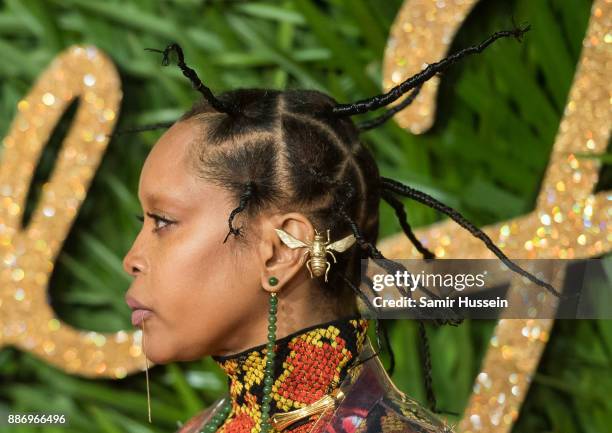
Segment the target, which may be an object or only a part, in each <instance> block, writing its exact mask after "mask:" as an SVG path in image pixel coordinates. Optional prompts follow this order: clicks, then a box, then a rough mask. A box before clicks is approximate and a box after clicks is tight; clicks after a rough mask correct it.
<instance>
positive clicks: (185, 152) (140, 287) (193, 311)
mask: <svg viewBox="0 0 612 433" xmlns="http://www.w3.org/2000/svg"><path fill="white" fill-rule="evenodd" d="M197 122H198V121H197V120H194V119H190V120H185V121H181V122H177V123H175V124H174V125H173V126H172V127H171V128H170V129H169V130H168V131H166V132H165V134H163V136H162V137H161V138H160V139H159V141H158V142H157V143H156V144H155V146H154V147H153V149H152V150H151V152H150V153H149V155H148V156H147V158H146V161H145V163H144V166H143V168H142V172H141V176H140V181H139V186H138V198H139V200H140V203H141V205H142V208H143V213H144V222H143V225H142V228H141V230H140V232H139V233H138V236H137V237H136V239H135V240H134V243H133V245H132V247H131V248H130V250H129V251H128V252H127V254H126V255H125V258H124V260H123V266H124V269H125V271H126V272H128V273H129V274H130V275H132V276H133V277H134V278H133V282H132V284H131V286H130V288H129V290H128V292H127V293H126V301H127V302H128V304H129V305H130V307H131V308H132V309H134V308H136V307H135V305H134V304H135V303H137V304H139V305H140V307H139V308H144V309H146V310H149V312H147V313H146V314H143V315H142V317H143V318H144V320H143V321H141V322H140V323H138V324H137V326H138V328H142V329H143V331H144V333H145V335H144V337H145V339H146V342H145V350H146V356H147V357H148V358H149V359H150V360H151V361H153V362H155V363H166V362H171V361H187V360H193V359H198V358H201V357H203V356H206V355H213V354H218V355H227V354H231V353H236V352H239V351H242V350H244V349H246V348H249V347H251V346H254V345H257V344H263V343H265V341H266V340H265V335H266V333H267V329H266V328H267V309H268V298H269V293H268V292H267V291H266V290H263V289H262V288H267V290H270V291H272V290H274V291H277V290H279V289H281V288H283V289H287V290H285V291H286V292H287V293H281V292H279V298H280V296H281V295H286V296H288V297H291V296H293V297H294V298H295V299H300V300H306V299H307V297H305V296H304V292H303V290H308V289H307V288H305V286H307V285H309V284H311V283H310V282H309V281H308V278H307V276H306V273H305V268H304V267H303V266H302V265H303V263H304V262H303V257H302V256H303V254H302V253H303V251H302V250H292V249H289V248H287V247H285V246H284V245H283V244H282V243H281V241H280V240H279V239H278V237H277V235H276V234H275V232H274V228H275V227H276V228H282V229H283V230H285V231H288V232H290V233H291V234H292V235H294V236H295V237H297V238H299V239H306V238H308V237H309V236H312V233H313V230H314V229H313V227H312V225H311V224H310V223H309V221H308V219H307V218H305V217H304V216H303V215H302V214H300V213H294V212H290V213H283V214H278V213H277V214H274V215H272V214H270V215H265V216H264V217H261V218H258V219H257V220H256V221H254V222H253V224H250V225H249V230H250V231H254V232H256V233H257V236H250V240H251V242H249V243H247V244H246V245H244V244H242V243H238V242H237V240H235V239H233V237H232V235H230V237H229V238H228V240H227V242H226V243H223V240H224V239H225V236H226V234H227V232H228V228H229V226H228V217H229V215H230V213H231V211H232V210H233V209H234V208H236V206H237V201H236V199H235V197H233V196H232V195H231V194H230V193H229V191H227V190H226V189H224V188H222V187H220V186H218V185H216V184H214V183H212V182H208V181H205V180H203V179H202V178H201V177H198V176H197V174H196V173H195V170H194V169H193V168H191V167H192V165H191V164H190V162H189V161H188V158H189V155H190V153H189V146H191V145H193V143H194V140H195V139H198V140H202V138H201V135H202V134H200V133H199V128H198V126H197ZM236 221H238V223H236ZM241 225H242V224H241V223H240V220H238V219H236V220H234V227H240V226H241ZM251 234H254V233H251ZM270 276H276V277H277V278H278V279H279V281H281V283H280V284H279V285H278V286H276V287H274V288H272V287H270V286H269V283H268V278H269V277H270ZM289 280H291V284H290V285H291V287H292V289H291V290H288V289H289V288H288V287H287V286H289V284H287V283H288V282H289ZM283 286H284V287H283ZM280 299H282V298H280ZM295 305H297V304H295ZM279 310H280V309H279ZM136 313H137V314H141V313H144V312H143V311H136ZM281 313H282V312H281V311H279V314H281ZM291 313H292V312H291V311H288V312H287V314H291ZM306 314H307V312H306ZM279 319H280V317H279ZM143 322H144V323H143ZM143 324H144V326H143ZM280 330H281V329H280V328H279V331H280ZM277 332H278V331H277Z"/></svg>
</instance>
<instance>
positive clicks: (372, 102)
mask: <svg viewBox="0 0 612 433" xmlns="http://www.w3.org/2000/svg"><path fill="white" fill-rule="evenodd" d="M529 28H530V26H529V25H527V26H525V27H523V28H519V27H515V28H514V29H512V30H501V31H498V32H495V33H494V34H492V35H491V36H489V37H488V38H487V39H485V40H484V41H483V42H481V43H480V44H477V45H472V46H470V47H467V48H464V49H462V50H461V51H459V52H457V53H454V54H451V55H450V56H448V57H446V58H444V59H442V60H440V61H438V62H435V63H432V64H430V65H428V66H427V67H426V68H425V69H423V70H422V71H421V72H419V73H417V74H415V75H413V76H412V77H410V78H408V79H406V80H405V81H404V82H402V83H400V84H399V85H397V86H395V87H394V88H392V89H391V90H389V91H388V92H387V93H383V94H381V95H377V96H374V97H371V98H367V99H362V100H360V101H357V102H353V103H349V104H338V105H336V106H335V107H334V108H333V109H332V114H333V115H335V116H353V115H355V114H362V113H366V112H368V111H372V110H376V109H378V108H381V107H384V106H386V105H388V104H390V103H392V102H393V101H395V100H397V99H399V98H400V97H401V96H402V95H403V94H404V93H406V92H408V91H409V90H410V89H413V88H415V87H417V86H419V85H421V84H423V83H425V82H426V81H427V80H429V79H430V78H432V77H433V76H434V75H436V74H437V73H439V72H440V71H442V70H444V69H445V68H447V67H448V66H450V65H452V64H453V63H455V62H456V61H458V60H459V59H461V58H463V57H466V56H468V55H471V54H476V53H480V52H482V51H483V50H484V49H485V48H486V47H488V46H489V45H490V44H491V43H493V42H494V41H495V40H497V39H499V38H503V37H509V36H512V37H514V38H516V39H518V40H519V41H520V40H521V37H522V36H523V34H524V33H525V32H527V31H528V30H529Z"/></svg>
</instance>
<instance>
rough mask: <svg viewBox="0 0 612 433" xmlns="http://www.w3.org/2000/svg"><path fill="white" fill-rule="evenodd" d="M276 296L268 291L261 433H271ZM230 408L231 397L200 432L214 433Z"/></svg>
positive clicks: (271, 283) (272, 280)
mask: <svg viewBox="0 0 612 433" xmlns="http://www.w3.org/2000/svg"><path fill="white" fill-rule="evenodd" d="M268 282H269V283H270V285H271V286H275V285H277V284H278V279H277V278H276V277H270V278H269V279H268ZM277 304H278V298H277V297H276V292H271V293H270V306H269V309H268V344H267V345H266V367H265V370H264V388H263V391H264V395H263V401H262V408H261V430H260V431H261V433H271V432H272V427H271V424H270V401H271V400H272V381H273V380H274V379H273V374H274V356H275V354H274V345H275V344H276V306H277ZM231 409H232V405H231V399H230V398H228V399H227V401H226V402H225V403H224V404H223V407H221V408H220V409H219V410H218V411H217V413H215V415H213V417H212V419H211V420H210V421H209V422H208V423H207V424H206V426H204V429H203V430H201V432H200V433H215V432H216V431H217V429H218V428H219V426H221V424H223V422H224V421H225V419H226V418H227V416H228V415H229V413H230V411H231Z"/></svg>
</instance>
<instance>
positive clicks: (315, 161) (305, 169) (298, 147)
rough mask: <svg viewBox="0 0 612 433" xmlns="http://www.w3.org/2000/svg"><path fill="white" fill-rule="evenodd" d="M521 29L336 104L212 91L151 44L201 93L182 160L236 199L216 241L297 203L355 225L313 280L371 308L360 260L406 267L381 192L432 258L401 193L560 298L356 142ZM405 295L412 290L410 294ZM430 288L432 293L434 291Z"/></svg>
mask: <svg viewBox="0 0 612 433" xmlns="http://www.w3.org/2000/svg"><path fill="white" fill-rule="evenodd" d="M528 30H529V26H528V25H527V26H524V27H516V26H515V27H514V28H513V29H511V30H504V31H498V32H496V33H494V34H492V35H491V36H489V37H488V38H487V39H486V40H484V41H483V42H482V43H480V44H477V45H474V46H470V47H468V48H465V49H463V50H460V51H458V52H456V53H454V54H452V55H450V56H448V57H446V58H444V59H442V60H440V61H438V62H436V63H432V64H429V65H428V66H427V67H426V68H425V69H423V70H422V71H421V72H419V73H417V74H416V75H414V76H412V77H410V78H408V79H406V80H405V81H404V82H402V83H400V84H399V85H398V86H396V87H394V88H392V89H391V90H390V91H388V92H387V93H384V94H381V95H377V96H374V97H371V98H367V99H364V100H360V101H357V102H354V103H348V104H340V103H338V102H337V101H336V100H335V99H334V98H332V97H330V96H328V95H326V94H324V93H322V92H319V91H315V90H304V89H291V90H283V91H281V90H274V89H259V88H240V89H235V90H231V91H226V92H223V93H220V94H219V95H214V94H213V92H212V91H211V90H210V89H209V88H208V87H206V86H205V85H204V84H203V83H202V81H201V80H200V78H199V77H198V75H197V73H196V72H195V71H194V70H193V69H191V68H190V67H189V66H187V64H186V63H185V59H184V54H183V51H182V49H181V47H180V46H179V45H178V44H176V43H172V44H170V45H168V46H167V47H166V49H164V50H155V49H149V50H151V51H157V52H160V53H162V54H163V59H162V65H168V64H169V61H170V58H169V56H170V54H171V53H173V52H174V53H175V54H176V57H177V64H178V66H179V67H180V68H181V70H182V72H183V74H184V75H185V76H186V77H187V78H188V79H189V80H190V82H191V84H192V86H193V87H194V89H195V90H197V91H198V92H199V93H201V95H202V96H203V98H202V99H201V100H199V101H197V102H196V103H195V104H194V105H193V106H192V107H191V109H190V110H188V111H187V112H186V113H184V114H183V115H182V116H181V117H180V118H179V119H178V120H177V121H186V120H188V119H194V120H197V121H198V124H199V125H201V133H202V134H203V135H204V136H205V138H206V139H205V140H203V142H205V143H206V145H199V146H198V145H197V144H196V145H194V146H192V148H191V149H190V152H192V155H190V156H191V158H190V159H189V160H190V161H191V163H192V164H193V167H194V168H195V169H196V172H197V173H198V175H199V176H200V177H202V178H203V179H205V180H208V181H210V182H213V183H215V184H217V185H219V186H222V187H223V188H226V189H227V190H229V191H230V193H231V194H233V196H234V197H235V200H236V203H237V205H236V207H235V208H234V209H233V210H232V212H231V213H230V215H229V216H228V233H227V236H226V237H225V239H224V241H223V242H224V243H225V242H227V240H228V239H229V236H230V235H232V236H233V237H234V239H236V240H237V241H239V242H246V241H247V239H246V237H245V236H244V233H245V231H248V230H245V228H246V227H248V223H249V221H252V220H253V218H255V217H256V216H257V215H258V214H260V213H261V212H262V211H263V210H266V209H270V208H276V209H293V210H296V211H300V212H302V213H303V214H304V215H305V216H307V217H308V218H309V220H310V221H311V222H312V224H313V226H315V227H318V228H321V229H323V228H325V229H330V230H331V232H332V233H334V236H335V237H337V238H342V237H344V236H346V235H348V234H351V233H352V234H353V235H354V236H355V238H356V240H357V248H352V249H350V250H348V251H347V252H346V253H345V254H342V255H339V257H338V258H337V263H336V264H335V265H334V267H333V268H332V269H331V272H330V273H329V279H328V282H323V281H321V279H315V284H317V285H318V287H319V289H320V291H321V293H322V294H324V295H325V296H328V297H329V299H331V300H336V301H341V302H340V303H341V304H342V305H344V306H348V308H350V309H352V311H357V309H358V308H357V299H358V298H360V299H362V300H363V302H364V303H365V304H366V306H367V307H368V308H371V309H373V307H372V306H371V303H370V302H369V300H368V298H367V296H366V295H365V294H364V293H363V292H362V291H361V290H360V289H359V287H360V285H361V284H362V283H363V281H364V280H365V281H366V283H367V284H366V287H368V289H369V290H372V284H371V281H369V280H368V278H367V277H365V276H364V274H363V270H362V269H361V268H362V267H361V259H363V258H371V259H372V260H374V261H375V262H377V263H378V264H380V266H382V267H383V268H384V269H386V270H387V271H390V272H395V271H396V270H402V271H407V270H406V269H405V268H404V267H403V266H402V265H401V264H399V263H397V262H393V261H391V260H386V259H385V257H384V256H383V254H382V253H381V252H380V251H379V250H378V249H377V248H376V246H375V245H376V242H377V240H378V234H379V233H378V229H379V227H378V226H379V215H378V207H379V203H380V201H381V200H384V201H385V202H386V203H388V204H389V205H390V206H391V207H392V208H393V210H394V211H395V214H396V215H397V217H398V220H399V222H400V225H401V228H402V230H403V231H404V233H405V234H406V236H407V237H408V239H409V240H410V241H411V242H412V244H413V245H414V246H415V248H416V249H417V250H418V251H419V252H420V253H421V254H422V256H423V258H425V259H428V260H429V259H434V258H435V255H434V253H432V252H431V251H430V250H428V249H427V248H425V247H424V246H423V245H422V244H421V243H420V242H419V240H418V239H417V238H416V236H415V235H414V233H413V231H412V228H411V226H410V224H409V222H408V219H407V214H406V211H405V209H404V206H403V204H402V202H401V201H400V199H399V198H398V197H407V198H409V199H412V200H415V201H417V202H420V203H422V204H424V205H426V206H429V207H431V208H433V209H435V210H437V211H439V212H442V213H444V214H446V215H447V216H449V217H450V218H452V219H453V220H454V221H456V222H457V223H458V224H459V225H461V226H462V227H463V228H465V229H467V230H468V231H470V233H472V235H474V236H475V237H477V238H479V239H481V240H482V241H483V242H484V244H485V245H486V246H487V248H489V249H490V250H491V251H492V252H493V253H494V254H495V255H496V256H497V257H499V258H500V259H501V260H502V261H503V262H504V263H505V264H506V265H507V266H508V267H509V268H510V269H511V270H513V271H515V272H517V273H519V274H520V275H522V276H525V277H527V278H529V279H530V280H531V281H533V282H534V283H536V284H538V285H540V286H541V287H544V288H545V289H546V290H548V291H550V292H551V293H553V294H554V295H555V296H558V297H559V296H560V294H559V293H558V292H557V291H556V290H555V289H554V288H553V287H552V286H551V285H550V284H548V283H546V282H544V281H542V280H540V279H539V278H537V277H536V276H534V275H532V274H530V273H528V272H527V271H525V270H523V269H522V268H520V267H519V266H518V265H517V264H515V263H514V262H513V261H512V260H510V259H509V258H508V257H506V256H505V255H504V253H503V252H502V251H501V250H500V249H499V248H498V247H497V246H496V245H495V244H494V243H493V241H492V240H491V239H490V238H489V237H488V236H487V235H486V234H485V233H484V232H483V231H482V230H480V229H478V228H477V227H476V226H475V225H473V224H472V223H470V222H469V221H468V220H467V219H465V218H464V217H463V216H462V215H461V214H460V213H459V212H458V211H456V210H454V209H452V208H450V207H449V206H447V205H445V204H443V203H440V202H439V201H437V200H435V199H434V198H433V197H431V196H429V195H427V194H425V193H423V192H421V191H418V190H416V189H414V188H411V187H409V186H408V185H404V184H402V183H400V182H398V181H395V180H393V179H388V178H384V177H381V176H380V173H379V171H378V166H377V164H376V162H375V160H374V157H373V155H372V153H371V152H370V150H369V149H367V148H366V147H365V146H364V144H363V143H362V142H361V141H360V140H359V133H360V132H363V131H367V130H370V129H372V128H376V127H378V126H380V125H382V124H383V123H384V122H386V121H387V120H388V119H390V118H391V117H392V116H393V115H394V114H395V113H397V112H398V111H400V110H401V109H403V108H405V107H407V106H408V105H410V104H411V103H412V102H413V101H414V100H415V98H416V96H417V95H418V93H419V91H420V90H421V88H422V86H423V84H424V83H425V82H426V81H427V80H429V79H430V78H432V77H433V76H435V75H436V74H438V73H440V72H441V71H443V70H444V69H445V68H447V67H448V66H450V65H451V64H453V63H454V62H456V61H458V60H460V59H461V58H463V57H466V56H469V55H472V54H475V53H480V52H482V51H483V50H484V49H485V48H486V47H487V46H489V45H490V44H491V43H493V42H494V41H495V40H497V39H499V38H503V37H514V38H516V39H518V40H520V39H521V37H522V36H523V34H524V33H525V32H526V31H528ZM405 94H407V96H406V97H405V98H404V99H403V100H402V101H400V102H399V103H398V104H397V105H396V106H395V107H393V108H391V109H389V110H387V111H386V112H385V113H383V114H381V115H379V116H378V117H376V118H374V119H371V120H368V121H366V122H362V123H359V124H355V123H354V122H353V121H352V120H351V116H353V115H357V114H363V113H366V112H368V111H373V110H377V109H379V108H383V107H385V106H387V105H388V104H390V103H392V102H394V101H396V100H398V99H399V98H401V97H402V96H403V95H405ZM172 123H173V122H169V123H161V124H160V123H158V124H153V125H147V126H143V127H138V128H134V129H129V130H124V131H120V132H119V133H116V134H121V133H124V132H138V131H144V130H151V129H159V128H167V127H169V126H171V125H172ZM237 219H239V220H240V221H241V226H240V227H236V226H235V221H236V220H237ZM400 290H401V288H400ZM423 290H424V289H423ZM424 291H425V290H424ZM403 294H405V295H407V296H410V293H403ZM429 295H430V296H432V297H436V296H435V295H434V294H431V293H430V294H429ZM374 317H375V320H376V337H377V343H378V347H379V348H382V347H383V344H382V343H381V340H380V334H381V333H382V335H383V337H384V343H385V344H384V345H385V346H386V348H387V350H388V352H389V359H390V367H389V369H388V372H389V374H393V369H394V365H395V359H394V355H393V350H392V348H391V346H390V344H389V338H388V335H387V332H386V329H385V327H384V325H383V326H381V324H380V323H379V320H377V319H376V316H374ZM425 319H427V318H426V317H417V320H418V325H419V328H418V330H419V332H418V335H419V338H420V349H421V350H420V352H421V357H422V360H423V364H424V372H425V378H424V384H425V389H426V391H427V400H428V403H429V406H430V408H431V409H432V410H433V411H435V412H440V411H439V410H437V409H436V399H435V395H434V392H433V385H432V378H431V355H430V353H429V344H428V339H427V333H426V329H425V322H424V320H425ZM430 322H431V323H433V324H434V325H442V324H450V325H458V324H459V323H461V320H458V319H457V318H455V317H453V316H452V314H450V312H449V315H448V318H446V319H434V320H431V321H430Z"/></svg>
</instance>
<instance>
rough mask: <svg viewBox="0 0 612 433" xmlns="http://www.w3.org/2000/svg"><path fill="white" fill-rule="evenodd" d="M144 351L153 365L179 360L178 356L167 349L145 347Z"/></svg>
mask: <svg viewBox="0 0 612 433" xmlns="http://www.w3.org/2000/svg"><path fill="white" fill-rule="evenodd" d="M146 349H147V350H146V355H147V358H148V359H149V361H151V362H154V363H155V364H168V363H170V362H174V361H179V360H180V359H179V358H180V356H179V355H178V354H177V353H174V352H173V351H170V350H168V348H166V349H165V350H164V349H163V348H156V347H147V348H146Z"/></svg>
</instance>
